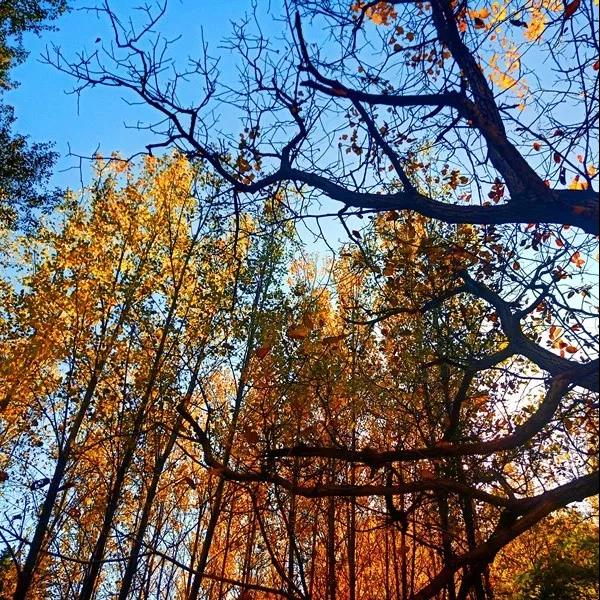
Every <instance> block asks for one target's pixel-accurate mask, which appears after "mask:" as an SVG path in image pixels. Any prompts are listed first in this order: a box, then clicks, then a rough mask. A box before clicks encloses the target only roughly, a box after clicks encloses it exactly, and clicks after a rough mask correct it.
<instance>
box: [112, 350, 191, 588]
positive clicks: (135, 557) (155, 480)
mask: <svg viewBox="0 0 600 600" xmlns="http://www.w3.org/2000/svg"><path fill="white" fill-rule="evenodd" d="M201 362H202V359H201V357H199V358H198V359H197V361H196V365H195V366H194V369H193V371H192V373H191V377H190V383H189V385H188V389H187V390H186V394H185V397H184V399H183V401H182V403H183V404H184V405H187V404H188V402H189V401H190V398H191V396H192V393H193V392H194V389H195V387H196V378H197V377H198V371H199V370H200V365H201ZM182 423H183V417H182V416H181V415H179V414H178V415H177V418H176V420H175V423H174V425H173V431H172V432H171V435H170V436H169V439H168V440H167V444H166V446H165V448H164V450H163V452H162V453H161V455H160V456H159V458H158V460H157V461H156V465H155V466H154V472H153V473H152V481H151V482H150V486H149V488H148V492H147V494H146V499H145V501H144V507H143V509H142V515H141V517H140V521H139V523H138V526H137V529H136V532H135V535H134V539H133V544H132V547H131V552H130V554H129V559H128V561H127V566H126V568H125V573H124V574H123V579H122V581H121V589H120V591H119V600H127V598H128V594H129V590H130V589H131V584H132V582H133V578H134V576H135V573H136V571H137V566H138V561H139V556H140V552H141V549H142V544H143V541H144V535H145V533H146V529H147V527H148V522H149V520H150V515H151V513H152V507H153V505H154V499H155V498H156V492H157V490H158V484H159V481H160V477H161V475H162V472H163V469H164V467H165V464H166V462H167V460H168V459H169V456H170V455H171V451H172V450H173V446H175V442H176V441H177V437H178V435H179V432H180V430H181V426H182Z"/></svg>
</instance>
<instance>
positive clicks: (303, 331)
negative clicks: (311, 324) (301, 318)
mask: <svg viewBox="0 0 600 600" xmlns="http://www.w3.org/2000/svg"><path fill="white" fill-rule="evenodd" d="M309 333H310V330H309V329H308V327H305V326H304V325H292V326H291V327H290V328H289V329H288V330H287V336H288V337H289V338H290V339H292V340H303V339H304V338H306V337H308V334H309Z"/></svg>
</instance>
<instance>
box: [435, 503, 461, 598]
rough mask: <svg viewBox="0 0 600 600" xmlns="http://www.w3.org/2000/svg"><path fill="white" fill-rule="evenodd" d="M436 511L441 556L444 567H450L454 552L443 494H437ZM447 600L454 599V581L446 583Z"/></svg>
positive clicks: (447, 510) (446, 505)
mask: <svg viewBox="0 0 600 600" xmlns="http://www.w3.org/2000/svg"><path fill="white" fill-rule="evenodd" d="M437 501H438V511H439V515H440V527H441V530H442V554H443V557H444V566H448V565H451V564H452V562H453V560H454V551H453V550H452V537H451V535H450V518H449V508H448V497H447V495H446V494H445V493H443V492H442V493H439V494H437ZM447 589H448V600H457V599H456V588H455V587H454V579H452V580H450V581H449V582H448V586H447Z"/></svg>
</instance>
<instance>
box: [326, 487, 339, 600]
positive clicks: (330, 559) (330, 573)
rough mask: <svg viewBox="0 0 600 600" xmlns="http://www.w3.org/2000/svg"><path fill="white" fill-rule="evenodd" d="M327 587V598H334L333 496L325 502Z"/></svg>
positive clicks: (332, 599) (335, 591) (335, 593)
mask: <svg viewBox="0 0 600 600" xmlns="http://www.w3.org/2000/svg"><path fill="white" fill-rule="evenodd" d="M327 587H328V591H329V600H336V595H337V581H336V573H335V497H333V496H331V497H330V498H328V503H327Z"/></svg>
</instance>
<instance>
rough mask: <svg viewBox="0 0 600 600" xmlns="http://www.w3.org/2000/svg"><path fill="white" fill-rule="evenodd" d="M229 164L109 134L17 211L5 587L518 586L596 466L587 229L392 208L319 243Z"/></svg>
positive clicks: (387, 594)
mask: <svg viewBox="0 0 600 600" xmlns="http://www.w3.org/2000/svg"><path fill="white" fill-rule="evenodd" d="M223 189H224V188H222V187H221V182H220V181H219V180H218V179H215V178H213V177H211V176H209V175H208V174H207V173H206V172H204V171H202V170H201V169H198V168H196V167H194V166H192V165H191V164H190V163H188V162H187V161H186V160H185V159H184V158H183V157H181V156H172V157H165V158H162V159H156V158H150V159H148V160H147V161H146V162H145V164H144V165H143V168H141V169H139V170H136V169H135V168H134V167H132V166H130V165H128V164H127V163H125V162H121V161H119V160H118V158H116V159H114V160H112V161H109V162H101V163H100V166H99V167H98V173H97V176H96V178H95V181H94V185H93V187H92V188H91V189H90V190H89V191H88V192H87V193H86V194H85V195H84V196H83V197H82V198H75V197H70V198H68V199H67V201H66V202H65V204H64V206H63V207H62V208H61V210H60V211H59V212H57V213H56V214H54V215H52V217H51V219H49V220H48V222H47V223H46V225H45V227H44V228H42V229H41V230H40V231H39V232H38V233H37V234H36V235H34V236H31V237H29V238H28V239H21V238H18V237H15V236H12V237H7V239H6V247H7V248H9V250H10V252H9V253H8V254H5V256H4V260H5V265H6V268H5V276H4V278H3V281H2V296H1V300H2V312H1V315H2V320H1V335H2V338H1V343H2V358H1V363H0V366H1V369H2V371H1V376H2V379H1V383H0V386H1V387H0V409H1V411H2V412H1V413H0V427H1V428H0V449H1V454H0V505H1V509H2V515H3V518H2V520H1V524H0V539H1V540H2V544H3V548H4V550H3V555H2V563H1V564H0V590H1V591H0V597H2V598H7V599H8V598H19V599H24V598H40V599H42V598H44V599H45V598H77V599H80V600H84V599H85V600H89V599H91V598H108V597H111V598H119V599H122V600H124V599H126V598H182V599H183V598H185V599H190V600H191V599H194V600H196V599H199V598H210V599H215V600H216V599H221V598H245V599H249V598H257V599H258V598H265V599H266V598H295V599H309V598H311V599H315V600H317V599H321V598H322V599H328V600H333V599H335V598H340V599H345V598H348V599H352V600H354V599H360V600H367V599H373V600H376V599H377V600H379V599H381V598H386V599H392V598H393V599H398V600H400V599H407V598H415V599H417V598H421V599H423V598H433V597H435V598H448V599H450V600H451V599H456V598H462V599H464V598H477V599H479V598H491V597H492V593H493V591H494V590H495V589H496V590H498V592H499V593H504V594H511V593H512V594H513V596H511V597H517V594H518V593H520V591H519V590H520V589H521V588H523V589H525V587H524V586H526V584H527V585H529V583H531V581H534V579H532V578H534V576H535V568H538V567H536V565H538V563H537V562H536V559H538V558H539V556H541V555H542V554H543V553H542V552H541V551H540V550H539V546H536V541H535V538H533V539H532V538H531V534H528V535H530V537H529V538H520V539H519V543H520V544H521V546H514V547H513V546H510V545H509V546H507V544H509V543H510V542H511V541H512V540H514V539H515V538H517V536H519V534H521V533H523V532H528V531H529V530H530V529H531V528H532V527H534V526H537V527H538V529H536V530H535V531H544V529H543V527H544V525H543V523H544V521H543V519H544V517H546V516H547V515H549V514H550V513H553V512H554V511H556V510H558V509H561V508H563V507H565V506H566V505H567V504H569V503H571V502H574V501H578V500H583V499H585V498H586V497H588V496H591V495H593V494H594V493H595V489H596V486H597V474H595V473H594V470H595V469H596V468H597V459H596V453H597V437H596V432H595V427H594V423H595V421H594V420H595V418H596V415H597V409H598V404H597V399H596V396H595V393H596V392H597V382H595V380H594V379H593V377H591V375H590V374H591V373H593V369H594V368H596V369H597V367H596V366H595V364H594V362H587V363H586V362H585V360H583V361H581V362H579V361H577V360H573V359H571V358H570V357H571V355H573V354H575V355H576V356H582V357H585V347H586V344H588V345H589V343H590V342H589V340H588V338H587V337H586V336H588V335H593V332H592V333H589V332H588V330H587V321H586V319H587V315H588V312H589V306H588V304H589V303H590V302H592V303H593V302H594V301H595V300H594V299H593V298H591V297H590V295H589V293H588V292H587V290H588V288H587V287H586V283H585V282H586V281H587V280H588V275H587V274H586V273H587V271H586V269H587V268H588V267H589V264H591V263H593V258H592V257H591V256H590V255H589V251H590V248H591V247H589V246H586V245H582V246H580V247H579V248H580V249H579V250H578V257H579V259H578V260H573V251H572V250H570V251H569V252H567V251H564V252H555V251H552V252H546V253H545V252H544V248H545V247H550V246H555V245H556V243H555V240H561V239H563V237H564V236H568V235H570V234H569V232H568V231H566V232H561V231H557V232H554V234H553V235H552V236H551V237H547V238H545V239H544V240H538V244H541V249H538V254H537V255H536V254H535V253H531V254H530V256H529V258H527V257H521V258H520V260H521V262H522V264H521V265H518V268H517V265H515V264H512V267H511V268H506V267H502V268H500V267H501V266H502V265H505V264H506V261H507V256H508V257H509V258H510V249H509V247H508V246H507V245H506V244H505V243H503V244H500V243H499V234H498V232H497V230H495V229H491V228H476V227H473V226H467V225H461V226H458V227H456V226H450V225H440V224H434V223H433V222H431V221H429V220H427V219H426V218H424V217H422V216H419V215H416V214H412V213H407V214H405V215H399V214H398V213H395V212H393V211H391V212H386V213H381V214H379V215H378V216H377V217H376V218H373V219H371V220H370V221H369V223H368V224H367V225H364V226H363V227H362V232H361V233H359V232H358V231H355V232H354V233H353V234H352V235H353V236H354V238H355V242H356V243H352V244H349V245H347V246H345V247H342V248H341V249H340V251H339V253H338V254H337V255H336V256H335V257H334V258H333V259H332V260H327V261H325V260H323V259H322V258H318V257H315V256H310V255H307V254H306V250H305V248H304V247H303V245H302V244H301V243H300V240H299V239H298V235H297V233H296V232H295V229H294V226H293V224H292V223H293V222H292V221H291V220H290V218H289V217H290V214H289V212H288V210H287V209H286V208H285V206H286V205H285V203H284V202H283V200H284V198H285V197H286V195H288V194H292V192H289V191H288V190H286V189H284V188H282V189H280V190H278V191H277V193H275V194H274V195H273V197H272V198H270V199H269V200H268V201H266V202H265V203H263V204H262V205H260V206H259V207H257V205H256V204H254V203H253V204H251V205H249V206H242V205H240V204H239V202H238V203H236V202H234V204H233V206H235V209H236V210H235V211H232V212H231V214H230V213H228V212H227V211H228V210H229V209H230V207H231V206H232V203H231V198H230V197H229V196H227V197H224V191H223ZM520 235H521V236H522V238H523V239H526V238H527V236H531V235H534V234H533V233H532V232H525V233H523V234H520ZM561 236H563V237H561ZM518 242H519V240H516V241H515V243H518ZM569 243H570V244H572V243H574V242H573V240H571V241H570V242H569ZM11 255H12V256H13V258H9V257H10V256H11ZM15 257H16V258H15ZM582 261H583V262H582ZM490 269H491V270H493V272H494V273H498V274H500V273H503V274H502V277H503V278H504V281H503V287H504V291H505V294H504V296H503V297H502V298H501V297H500V296H499V295H498V293H497V291H496V288H495V285H496V283H495V282H494V278H490V277H486V278H484V276H485V275H486V274H488V273H489V272H490ZM557 273H559V274H560V277H558V276H556V274H557ZM499 276H500V275H499ZM531 282H533V283H531ZM578 282H579V283H578ZM507 290H509V291H511V290H512V291H511V292H510V293H512V294H513V296H512V299H511V300H506V299H505V298H506V297H507V295H506V291H507ZM573 290H575V292H574V293H577V294H578V297H580V298H581V300H580V303H579V304H578V305H577V306H576V305H575V303H574V302H570V303H568V304H566V305H564V306H561V305H560V303H558V308H556V306H554V307H553V305H551V303H550V302H548V301H547V298H549V297H550V296H551V295H554V297H557V298H558V297H559V296H560V294H563V293H564V292H565V291H566V293H567V294H570V293H571V292H572V291H573ZM509 295H510V294H509ZM551 310H555V311H556V312H555V313H551V312H550V311H551ZM563 313H569V315H574V316H575V318H576V320H577V322H572V323H570V327H569V329H568V330H566V329H565V328H564V327H563V328H559V327H558V326H557V325H555V324H552V323H554V322H555V321H557V320H558V319H559V318H560V315H561V314H563ZM545 346H551V347H553V348H554V350H553V349H551V348H550V349H549V348H547V347H545ZM575 346H576V347H575ZM575 381H576V382H577V383H578V387H575V385H574V382H575ZM570 514H571V516H569V515H566V516H565V517H564V518H563V520H562V521H560V520H559V521H557V523H558V522H560V523H561V524H562V525H561V527H563V528H564V529H565V531H575V532H576V533H577V532H579V533H577V535H580V537H581V536H583V537H585V535H587V536H588V537H587V538H586V539H589V537H590V536H591V535H593V532H594V526H593V524H589V525H587V526H585V527H584V526H583V525H578V523H579V521H581V520H582V519H584V518H585V517H586V515H588V516H590V515H592V514H593V509H592V507H591V506H590V505H585V506H584V507H583V508H582V509H581V510H580V511H579V512H576V513H570ZM569 519H570V520H569ZM540 522H541V524H540V525H536V524H538V523H540ZM586 527H587V528H586ZM540 528H541V529H540ZM584 534H585V535H584ZM543 535H545V536H547V538H548V540H550V541H548V545H547V548H549V549H547V551H546V555H548V556H551V551H552V547H553V546H552V543H551V542H552V540H553V539H554V540H556V536H553V534H551V533H550V532H547V533H544V534H543ZM583 537H582V538H581V539H583ZM574 539H575V538H574ZM577 539H579V538H577ZM522 540H523V541H522ZM527 540H529V541H527ZM577 543H578V542H577ZM577 543H576V542H573V544H575V545H574V546H572V547H578V546H577ZM582 543H583V542H582ZM511 548H516V550H511ZM499 551H502V555H501V559H500V560H501V562H500V563H499V564H498V563H497V564H496V566H495V567H494V569H493V570H492V571H490V565H491V564H492V563H493V561H494V558H495V556H496V554H497V553H498V552H499ZM511 552H513V554H511ZM527 553H529V556H527V555H526V554H527ZM534 554H535V555H534ZM563 554H564V552H563ZM544 556H545V555H544ZM511 557H512V558H511ZM592 559H593V556H592V558H590V559H589V560H588V562H587V563H586V565H588V563H589V562H590V560H591V561H592V563H593V560H592ZM548 560H550V559H548ZM586 560H587V559H586ZM511 561H512V562H511ZM513 564H514V567H511V565H513ZM540 564H541V563H540ZM588 566H589V565H588ZM592 568H593V567H592ZM524 573H525V574H527V573H529V574H530V576H529V579H527V578H526V577H525V575H524ZM518 577H521V579H518ZM588 579H589V578H588ZM520 582H521V583H520ZM528 582H529V583H528ZM584 583H585V585H587V586H588V587H587V588H585V589H586V591H585V593H588V594H589V593H591V592H590V589H592V588H590V587H589V586H590V585H591V584H590V583H589V580H585V582H584ZM521 584H522V585H521ZM532 585H533V584H532ZM582 585H583V584H582ZM519 586H521V587H519ZM528 589H529V588H528ZM582 589H583V588H582ZM503 597H507V596H503ZM582 597H584V596H582ZM585 597H587V596H585Z"/></svg>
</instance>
